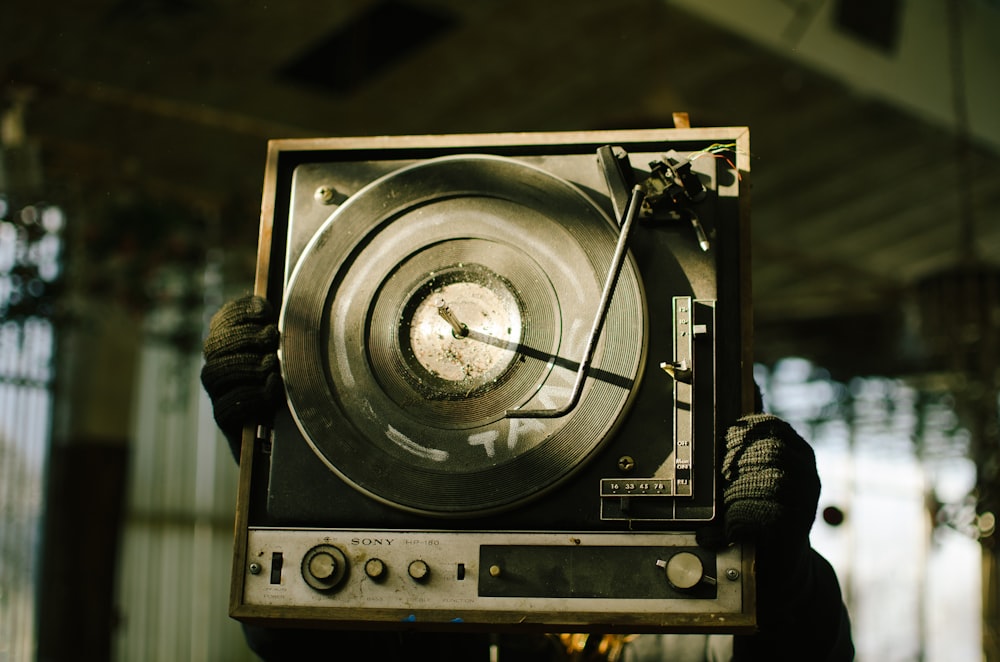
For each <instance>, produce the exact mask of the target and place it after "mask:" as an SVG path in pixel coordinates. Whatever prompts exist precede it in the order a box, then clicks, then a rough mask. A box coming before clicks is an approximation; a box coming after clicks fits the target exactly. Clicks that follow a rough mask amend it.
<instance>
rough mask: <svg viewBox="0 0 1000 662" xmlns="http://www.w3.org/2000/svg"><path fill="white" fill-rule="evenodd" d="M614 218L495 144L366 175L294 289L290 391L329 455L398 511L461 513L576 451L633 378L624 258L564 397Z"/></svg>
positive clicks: (286, 354)
mask: <svg viewBox="0 0 1000 662" xmlns="http://www.w3.org/2000/svg"><path fill="white" fill-rule="evenodd" d="M617 239H618V227H617V225H616V224H615V222H614V221H613V220H612V219H610V218H609V217H608V216H607V215H606V214H605V213H604V212H603V211H602V210H601V208H600V207H598V206H597V205H595V204H594V203H593V201H591V200H590V199H589V198H588V197H587V196H586V195H585V194H584V193H583V192H582V191H580V190H579V189H577V188H576V187H575V186H573V185H572V184H570V183H569V182H567V181H565V180H563V179H561V178H559V177H557V176H555V175H553V174H550V173H548V172H546V171H544V170H541V169H538V168H535V167H533V166H529V165H527V164H525V163H523V162H519V161H514V160H511V159H506V158H502V157H497V156H468V155H463V156H454V157H441V158H436V159H431V160H426V161H422V162H419V163H417V164H416V165H413V166H409V167H406V168H403V169H401V170H397V171H395V172H393V173H391V174H389V175H387V176H385V177H383V178H381V179H378V180H375V181H374V182H372V183H370V184H368V185H367V186H366V187H365V188H363V189H362V190H360V191H359V192H357V193H356V194H354V195H353V196H351V197H350V198H349V199H348V200H347V201H346V202H345V203H344V204H343V205H342V206H341V207H340V208H339V209H338V210H337V211H336V212H335V213H334V214H333V215H332V216H330V218H329V219H327V220H326V222H325V223H324V224H323V225H322V226H321V228H320V229H319V230H318V231H317V232H316V233H315V235H313V237H312V238H311V241H310V242H309V244H308V245H307V246H306V248H305V250H304V251H303V253H302V256H301V258H300V259H299V262H298V264H297V265H296V267H295V269H294V271H293V273H292V275H291V277H290V279H289V282H288V285H287V287H286V290H285V297H284V302H283V307H282V313H281V322H280V324H281V339H282V340H281V343H282V344H281V359H282V360H281V365H282V370H283V372H284V378H285V384H286V390H287V394H288V402H289V406H290V409H291V412H292V415H293V416H294V418H295V420H296V422H297V424H298V426H299V428H300V430H301V432H302V433H303V436H304V437H305V439H306V441H307V442H308V443H309V444H310V446H312V448H313V450H314V451H315V452H316V454H317V455H318V456H319V457H320V459H321V460H322V461H323V462H324V463H325V464H326V465H327V466H328V467H329V468H330V469H331V470H332V471H334V472H335V473H337V474H338V475H339V476H340V477H341V478H343V479H344V480H345V481H347V482H348V483H349V484H351V485H353V486H354V487H355V488H357V489H359V490H361V491H362V492H363V493H365V494H367V495H369V496H371V497H373V498H375V499H378V500H380V501H382V502H384V503H387V504H390V505H392V506H394V507H396V508H400V509H403V510H406V511H412V512H417V513H422V514H427V515H432V516H439V517H458V516H471V515H478V514H483V513H489V512H495V511H499V510H503V509H507V508H511V507H513V506H516V505H518V504H522V503H524V502H526V501H528V500H530V499H531V498H533V497H536V496H538V495H540V494H542V493H544V492H545V491H547V490H549V489H551V488H553V487H554V486H556V485H557V484H559V483H560V482H561V481H563V480H565V479H566V478H567V477H569V476H570V475H572V474H573V473H574V471H576V470H577V469H579V468H580V467H581V466H583V465H584V464H586V462H587V461H588V459H589V458H591V457H592V456H593V455H594V453H595V452H596V451H597V450H598V449H599V448H600V447H601V446H602V444H603V443H604V442H605V441H606V440H607V439H609V438H610V437H611V436H612V435H613V433H614V431H615V429H616V427H617V426H618V424H619V423H620V422H621V421H622V419H623V417H624V416H625V414H626V412H627V410H628V407H629V404H630V402H631V399H632V396H633V394H634V393H635V391H636V390H637V388H638V384H639V380H640V379H641V374H640V372H641V369H642V366H643V364H644V359H645V351H646V340H647V315H646V309H645V303H644V301H645V300H644V296H643V291H642V286H641V283H640V280H639V276H638V270H637V268H636V266H635V264H634V262H633V261H632V259H631V258H629V259H628V260H626V262H625V265H624V267H623V269H622V272H621V276H620V278H619V280H618V283H617V287H616V289H615V292H614V296H613V298H612V301H611V306H610V308H609V310H608V314H607V319H606V321H605V324H604V328H603V332H602V334H601V340H600V342H599V343H598V345H597V347H596V351H595V354H594V358H593V362H592V364H591V367H590V369H589V371H588V373H587V379H586V381H585V383H584V386H583V392H582V397H581V398H580V401H579V403H578V404H577V405H576V406H575V407H573V408H572V409H570V410H569V411H568V412H567V413H566V414H565V415H562V416H559V417H554V418H531V417H521V416H518V415H517V414H516V413H513V414H512V413H511V410H515V412H516V411H517V410H522V411H523V410H536V409H551V408H559V407H562V406H563V405H564V404H565V403H566V402H568V401H569V398H570V394H571V391H572V387H573V384H574V382H575V380H576V373H577V369H578V367H579V364H580V362H581V360H582V359H583V357H584V353H585V349H586V345H587V341H588V339H589V336H590V333H591V327H592V325H593V322H594V318H595V315H596V313H597V307H598V302H599V300H600V298H601V291H602V287H603V284H604V281H605V278H606V276H607V272H608V269H609V265H610V264H611V262H612V256H613V253H614V250H615V245H616V242H617Z"/></svg>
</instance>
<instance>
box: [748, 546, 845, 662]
mask: <svg viewBox="0 0 1000 662" xmlns="http://www.w3.org/2000/svg"><path fill="white" fill-rule="evenodd" d="M764 562H765V563H766V559H765V560H764ZM786 572H788V573H789V575H790V576H791V578H794V579H796V580H798V581H801V582H802V583H801V584H800V586H801V589H802V590H801V591H793V592H789V593H790V594H791V597H789V598H788V599H787V601H783V600H782V598H781V597H780V596H772V597H768V596H762V597H764V599H765V600H766V601H767V602H770V603H771V604H766V605H765V608H767V609H770V610H771V613H772V614H774V616H773V617H771V618H769V619H767V620H765V621H764V622H763V623H761V629H760V631H759V632H758V633H757V634H754V635H742V636H737V637H735V638H734V640H733V659H734V660H735V661H736V662H746V661H748V660H779V661H780V660H816V661H817V662H843V661H849V660H853V659H854V643H853V640H852V638H851V623H850V619H849V618H848V615H847V608H846V607H845V606H844V601H843V597H842V596H841V592H840V583H839V582H838V580H837V575H836V573H835V572H834V570H833V567H832V566H831V565H830V564H829V562H827V560H826V559H825V558H823V557H822V556H821V555H820V554H819V553H818V552H816V550H814V549H812V548H809V549H808V551H807V553H806V554H805V555H804V556H803V558H802V559H801V561H800V562H799V563H798V564H794V565H793V566H790V567H788V568H787V569H786Z"/></svg>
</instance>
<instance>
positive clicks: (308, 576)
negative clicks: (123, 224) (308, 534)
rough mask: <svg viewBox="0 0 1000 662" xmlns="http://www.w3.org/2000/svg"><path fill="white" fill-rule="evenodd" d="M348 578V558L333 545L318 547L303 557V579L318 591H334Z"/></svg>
mask: <svg viewBox="0 0 1000 662" xmlns="http://www.w3.org/2000/svg"><path fill="white" fill-rule="evenodd" d="M346 576H347V557H345V556H344V553H343V552H341V551H340V550H339V549H338V548H336V547H334V546H333V545H316V546H315V547H313V548H312V549H310V550H309V551H308V552H306V555H305V556H303V557H302V578H303V579H304V580H306V584H309V586H311V587H312V588H314V589H316V590H317V591H332V590H333V589H335V588H337V587H338V586H339V585H340V583H341V582H342V581H343V580H344V577H346Z"/></svg>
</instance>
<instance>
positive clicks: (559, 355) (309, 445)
mask: <svg viewBox="0 0 1000 662" xmlns="http://www.w3.org/2000/svg"><path fill="white" fill-rule="evenodd" d="M748 141H749V138H748V132H747V130H746V129H745V128H742V127H735V128H708V129H660V130H639V131H632V130H629V131H599V132H572V133H570V132H560V133H521V134H489V135H438V136H395V137H360V138H330V139H316V140H277V141H272V142H271V143H270V144H269V148H268V156H267V165H266V173H265V181H264V194H263V205H262V215H261V228H260V242H259V254H258V263H257V277H256V285H255V291H256V292H257V293H258V294H261V295H263V296H266V297H267V298H268V299H269V300H271V301H272V302H273V303H274V304H275V306H276V308H279V309H280V311H281V312H280V321H279V329H280V333H281V344H280V350H279V356H280V359H281V366H282V376H283V379H284V384H285V390H286V395H287V406H286V407H283V408H282V409H281V410H280V411H279V412H278V414H277V416H276V418H275V421H274V424H273V426H271V427H269V428H267V429H265V428H258V429H248V430H246V431H245V433H244V439H243V453H242V458H243V461H242V462H241V467H240V483H239V495H238V508H237V523H236V542H235V553H234V564H233V574H232V590H231V604H230V611H231V614H232V615H233V616H234V617H235V618H237V619H240V620H244V621H247V622H253V623H264V624H275V625H283V626H285V625H307V626H314V627H331V628H386V629H399V628H416V629H420V628H426V629H477V630H506V629H520V630H541V631H603V632H615V631H617V632H662V631H683V632H689V631H706V630H707V631H731V632H736V631H746V630H749V629H752V627H753V625H754V582H753V553H752V550H751V549H749V548H748V547H744V546H731V547H727V548H725V549H722V550H716V549H708V548H704V547H701V546H699V545H698V544H697V542H696V539H695V536H696V533H697V531H698V530H699V529H700V528H702V527H706V526H712V525H713V522H715V520H716V518H717V516H718V515H719V514H720V512H719V506H720V499H719V486H718V484H717V480H716V474H717V461H718V459H719V458H718V457H717V453H718V447H719V443H720V437H721V435H722V434H723V432H724V430H725V427H726V426H727V425H728V424H729V423H730V422H732V421H735V419H736V418H737V417H738V416H739V415H740V414H742V413H743V412H745V411H749V408H750V406H751V402H752V386H751V375H750V371H751V359H750V352H749V347H750V338H749V336H750V321H749V314H750V313H749V280H748V272H749V260H748V236H749V225H748V223H749V212H748V210H749V202H748V196H747V177H748V174H749V165H748V161H747V154H748V152H749V143H748Z"/></svg>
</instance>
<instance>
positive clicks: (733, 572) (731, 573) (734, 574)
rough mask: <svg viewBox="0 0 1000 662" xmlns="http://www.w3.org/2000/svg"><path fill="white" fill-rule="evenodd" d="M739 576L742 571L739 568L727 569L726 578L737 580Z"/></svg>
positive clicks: (732, 580)
mask: <svg viewBox="0 0 1000 662" xmlns="http://www.w3.org/2000/svg"><path fill="white" fill-rule="evenodd" d="M739 578H740V571H739V570H737V569H736V568H729V569H728V570H726V579H728V580H729V581H731V582H735V581H736V580H737V579H739Z"/></svg>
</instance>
